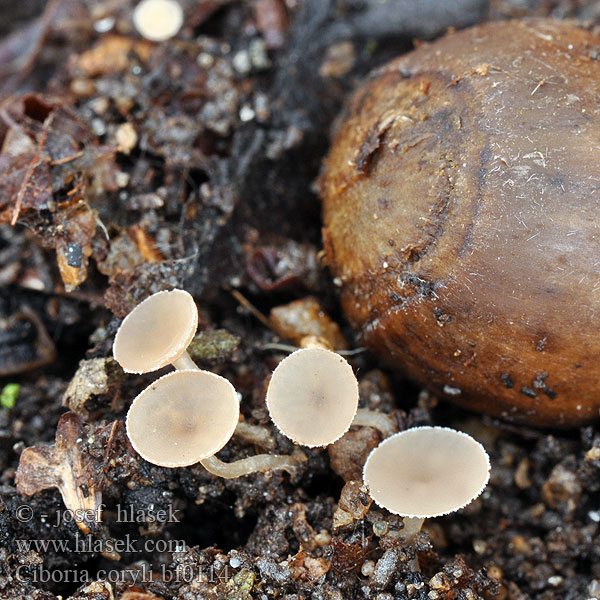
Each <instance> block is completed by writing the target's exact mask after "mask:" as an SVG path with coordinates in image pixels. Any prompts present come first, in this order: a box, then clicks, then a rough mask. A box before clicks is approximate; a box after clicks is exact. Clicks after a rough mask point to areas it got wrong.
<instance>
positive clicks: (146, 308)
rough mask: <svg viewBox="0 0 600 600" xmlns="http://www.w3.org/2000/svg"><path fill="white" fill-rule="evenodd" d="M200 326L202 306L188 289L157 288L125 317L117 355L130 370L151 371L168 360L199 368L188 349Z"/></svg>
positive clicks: (114, 348) (164, 364) (175, 363)
mask: <svg viewBox="0 0 600 600" xmlns="http://www.w3.org/2000/svg"><path fill="white" fill-rule="evenodd" d="M197 328H198V308H197V307H196V303H195V302H194V299H193V298H192V296H191V295H190V294H188V292H186V291H184V290H177V289H176V290H171V291H164V292H157V293H156V294H153V295H152V296H150V297H149V298H146V299H145V300H144V301H143V302H142V303H141V304H138V305H137V306H136V307H135V308H134V309H133V310H132V311H131V312H130V313H129V314H128V315H127V316H126V317H125V319H124V320H123V322H122V323H121V327H120V328H119V331H117V335H116V337H115V341H114V344H113V355H114V357H115V360H116V361H117V362H118V363H119V364H120V365H121V366H122V367H123V369H124V370H125V371H126V372H127V373H149V372H150V371H156V370H158V369H161V368H162V367H165V366H167V365H168V364H172V365H173V366H174V367H175V368H180V369H181V368H185V369H197V367H196V365H195V364H194V363H193V361H192V360H191V358H190V357H189V356H188V354H187V351H186V349H187V347H188V346H189V344H190V342H191V341H192V339H193V338H194V335H196V329H197Z"/></svg>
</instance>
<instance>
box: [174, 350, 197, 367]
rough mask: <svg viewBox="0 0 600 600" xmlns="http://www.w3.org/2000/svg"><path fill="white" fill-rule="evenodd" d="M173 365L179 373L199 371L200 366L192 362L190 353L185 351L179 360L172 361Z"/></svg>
mask: <svg viewBox="0 0 600 600" xmlns="http://www.w3.org/2000/svg"><path fill="white" fill-rule="evenodd" d="M171 365H173V367H174V368H175V369H177V370H178V371H199V370H200V369H199V368H198V365H196V363H195V362H194V361H193V360H192V358H191V356H190V355H189V354H188V351H187V350H185V351H184V352H183V354H182V355H181V356H179V358H177V359H175V360H173V361H171Z"/></svg>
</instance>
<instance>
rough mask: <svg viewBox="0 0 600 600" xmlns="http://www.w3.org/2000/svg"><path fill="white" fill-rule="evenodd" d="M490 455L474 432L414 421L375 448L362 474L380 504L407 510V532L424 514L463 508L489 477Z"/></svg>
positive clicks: (417, 526) (408, 536)
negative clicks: (476, 438) (473, 434)
mask: <svg viewBox="0 0 600 600" xmlns="http://www.w3.org/2000/svg"><path fill="white" fill-rule="evenodd" d="M489 473H490V461H489V457H488V455H487V452H486V451H485V450H484V448H483V446H482V445H481V444H480V443H479V442H477V441H475V440H474V439H473V438H472V437H471V436H469V435H467V434H466V433H462V432H460V431H455V430H454V429H449V428H446V427H415V428H413V429H408V430H406V431H402V432H400V433H397V434H395V435H393V436H391V437H389V438H388V439H386V440H384V441H383V442H381V444H379V446H377V448H375V449H374V450H373V451H372V452H371V454H370V455H369V457H368V458H367V461H366V463H365V466H364V471H363V480H364V483H365V485H367V486H368V488H369V493H370V495H371V497H372V498H373V500H374V501H375V503H376V504H378V505H379V506H381V507H382V508H386V509H387V510H389V511H390V512H392V513H395V514H397V515H402V516H404V517H405V518H404V530H403V532H404V537H405V538H406V539H408V540H410V539H412V538H414V536H415V535H416V534H417V533H418V532H419V530H420V529H421V525H422V523H423V520H424V519H426V518H430V517H439V516H441V515H445V514H448V513H451V512H454V511H456V510H459V509H461V508H463V507H464V506H466V505H467V504H469V503H470V502H471V501H473V500H474V499H475V498H476V497H477V496H479V494H481V492H482V491H483V489H484V488H485V486H486V485H487V482H488V480H489Z"/></svg>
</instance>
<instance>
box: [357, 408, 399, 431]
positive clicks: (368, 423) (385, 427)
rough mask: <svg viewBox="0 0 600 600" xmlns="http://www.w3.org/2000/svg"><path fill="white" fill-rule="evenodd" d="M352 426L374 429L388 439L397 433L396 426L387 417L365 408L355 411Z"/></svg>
mask: <svg viewBox="0 0 600 600" xmlns="http://www.w3.org/2000/svg"><path fill="white" fill-rule="evenodd" d="M352 425H358V426H362V427H374V428H375V429H378V430H379V431H380V432H381V434H382V435H383V437H384V438H387V437H390V435H393V434H394V433H396V432H397V431H398V428H397V427H396V424H395V423H394V421H393V420H392V418H391V417H390V416H389V415H386V414H385V413H382V412H378V411H375V410H369V409H367V408H359V409H358V410H357V411H356V416H355V417H354V420H353V421H352Z"/></svg>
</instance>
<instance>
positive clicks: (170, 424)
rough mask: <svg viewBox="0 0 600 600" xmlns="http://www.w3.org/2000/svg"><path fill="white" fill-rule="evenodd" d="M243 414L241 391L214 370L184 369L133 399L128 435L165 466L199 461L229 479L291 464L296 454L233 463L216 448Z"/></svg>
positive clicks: (137, 447)
mask: <svg viewBox="0 0 600 600" xmlns="http://www.w3.org/2000/svg"><path fill="white" fill-rule="evenodd" d="M239 414H240V407H239V399H238V396H237V392H236V391H235V388H234V387H233V385H231V383H230V382H229V381H228V380H227V379H225V378H224V377H221V376H220V375H216V374H215V373H211V372H210V371H201V370H184V371H175V372H174V373H169V374H167V375H164V376H163V377H160V378H159V379H157V380H156V381H155V382H154V383H152V384H150V385H149V386H148V387H147V388H146V389H145V390H144V391H143V392H141V393H140V394H139V395H138V396H137V397H136V398H135V400H134V401H133V403H132V405H131V407H130V409H129V412H128V413H127V420H126V427H127V435H128V437H129V440H130V441H131V445H132V446H133V448H134V450H135V451H136V452H137V453H138V454H139V455H140V456H141V457H142V458H143V459H144V460H146V461H148V462H150V463H152V464H155V465H158V466H161V467H170V468H175V467H186V466H190V465H193V464H196V463H200V464H201V465H202V466H203V467H204V468H205V469H206V470H207V471H210V472H211V473H213V474H215V475H218V476H219V477H224V478H226V479H230V478H233V477H240V476H242V475H247V474H249V473H254V472H262V471H268V470H275V469H285V470H288V471H289V470H292V469H293V467H295V466H297V465H298V463H299V462H300V461H301V457H297V456H276V455H269V454H260V455H256V456H251V457H249V458H244V459H241V460H238V461H236V462H233V463H225V462H223V461H221V460H219V459H218V458H217V457H216V456H215V454H216V453H217V452H218V451H219V450H221V449H222V448H223V447H224V446H225V445H226V444H227V442H228V441H229V440H230V439H231V437H232V435H233V433H234V431H235V429H236V426H237V424H238V419H239Z"/></svg>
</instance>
